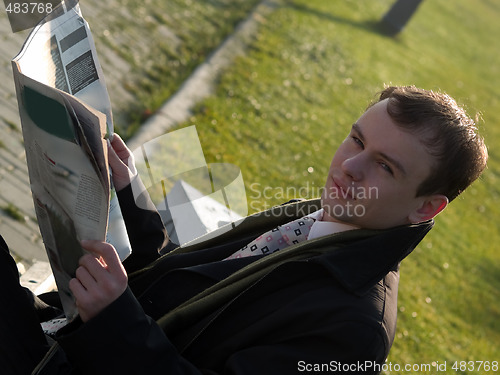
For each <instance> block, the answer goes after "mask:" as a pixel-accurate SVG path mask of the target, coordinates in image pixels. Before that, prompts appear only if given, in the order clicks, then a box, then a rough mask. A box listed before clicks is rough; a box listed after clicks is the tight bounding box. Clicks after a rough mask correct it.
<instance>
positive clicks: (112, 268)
mask: <svg viewBox="0 0 500 375" xmlns="http://www.w3.org/2000/svg"><path fill="white" fill-rule="evenodd" d="M81 244H82V247H83V248H84V249H85V250H87V251H89V252H91V253H92V254H93V255H94V256H96V258H97V257H102V259H103V260H104V263H105V265H106V266H105V269H106V270H107V271H109V272H111V273H116V272H124V268H123V266H122V264H121V262H120V257H119V256H118V253H117V252H116V250H115V248H114V247H113V245H111V244H109V243H106V242H102V241H92V240H84V241H82V243H81ZM82 259H83V257H82ZM96 260H97V259H96ZM101 268H102V267H101Z"/></svg>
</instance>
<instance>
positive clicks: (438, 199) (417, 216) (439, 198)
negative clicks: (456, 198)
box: [408, 194, 448, 224]
mask: <svg viewBox="0 0 500 375" xmlns="http://www.w3.org/2000/svg"><path fill="white" fill-rule="evenodd" d="M447 205H448V198H447V197H446V196H444V195H441V194H434V195H430V196H428V197H422V201H421V204H420V206H419V207H417V208H416V209H415V210H414V211H413V212H411V213H410V215H409V216H408V218H409V219H410V222H411V223H413V224H416V223H420V222H422V221H426V220H429V219H432V218H434V217H435V216H436V215H437V214H438V213H440V212H441V211H443V210H444V209H445V208H446V206H447Z"/></svg>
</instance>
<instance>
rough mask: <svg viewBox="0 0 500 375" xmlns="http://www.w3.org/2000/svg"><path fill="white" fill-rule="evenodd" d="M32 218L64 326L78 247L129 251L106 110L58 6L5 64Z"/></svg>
mask: <svg viewBox="0 0 500 375" xmlns="http://www.w3.org/2000/svg"><path fill="white" fill-rule="evenodd" d="M12 68H13V73H14V82H15V85H16V92H17V99H18V104H19V114H20V117H21V123H22V130H23V137H24V144H25V150H26V160H27V164H28V171H29V177H30V184H31V191H32V195H33V201H34V205H35V211H36V215H37V219H38V224H39V227H40V232H41V234H42V238H43V241H44V245H45V249H46V251H47V255H48V258H49V261H50V264H51V267H52V271H53V273H54V277H55V280H56V284H57V289H58V291H59V295H60V298H61V301H62V304H63V308H64V312H65V315H66V317H67V319H68V320H72V319H74V317H75V316H76V315H77V309H76V305H75V301H74V298H73V296H72V294H71V291H70V289H69V286H68V283H69V280H70V279H71V278H72V277H74V275H75V270H76V268H77V267H78V260H79V258H80V257H81V256H82V255H83V254H84V250H83V249H82V248H81V246H80V240H83V239H95V240H106V241H107V242H109V243H112V244H113V245H114V246H115V248H116V249H117V252H118V254H119V256H120V259H121V260H124V259H125V258H126V257H127V256H128V255H129V254H130V252H131V249H130V244H129V241H128V236H127V233H126V228H125V224H124V222H123V217H122V216H121V212H120V208H119V205H118V203H117V198H116V194H115V193H114V189H113V188H112V187H111V186H110V170H109V168H108V162H107V142H108V141H107V138H109V137H110V136H112V134H113V122H112V114H111V104H110V100H109V96H108V93H107V89H106V86H105V83H104V78H103V73H102V69H101V67H100V65H99V62H98V59H97V54H96V50H95V45H94V42H93V39H92V34H91V32H90V29H89V26H88V24H87V22H86V21H85V20H84V19H83V17H82V15H81V12H80V9H79V7H78V4H77V3H74V2H73V3H69V2H68V1H66V3H62V4H61V6H59V7H58V8H56V9H55V10H54V11H53V12H52V13H51V14H49V15H48V16H47V17H46V18H45V19H44V20H43V21H42V22H41V23H40V24H39V25H37V26H36V27H35V28H34V29H33V31H32V32H31V34H30V35H29V37H28V38H27V40H26V42H25V44H24V46H23V47H22V49H21V51H20V53H19V54H18V55H17V56H16V57H15V58H14V59H13V60H12Z"/></svg>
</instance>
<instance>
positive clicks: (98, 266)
mask: <svg viewBox="0 0 500 375" xmlns="http://www.w3.org/2000/svg"><path fill="white" fill-rule="evenodd" d="M97 257H98V255H97V256H96V255H94V254H86V255H84V256H82V257H81V258H80V260H79V264H80V267H78V268H77V271H78V272H79V273H78V274H76V277H77V279H78V280H80V282H82V285H83V286H84V287H85V288H86V289H89V288H91V287H92V286H93V285H94V284H98V283H99V282H100V281H101V280H106V279H108V278H109V275H108V274H109V273H108V271H107V269H106V266H104V265H103V264H102V263H101V262H100V261H99V259H97ZM80 276H81V277H82V278H80Z"/></svg>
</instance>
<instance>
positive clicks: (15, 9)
mask: <svg viewBox="0 0 500 375" xmlns="http://www.w3.org/2000/svg"><path fill="white" fill-rule="evenodd" d="M5 10H6V11H7V13H14V14H35V13H37V14H48V13H50V12H52V4H51V3H9V4H8V5H7V7H6V8H5Z"/></svg>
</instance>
